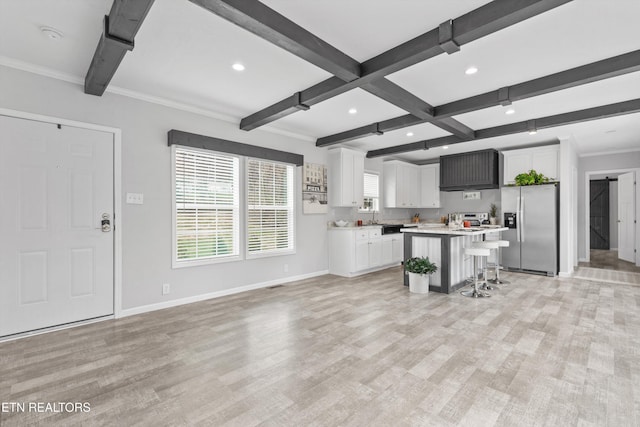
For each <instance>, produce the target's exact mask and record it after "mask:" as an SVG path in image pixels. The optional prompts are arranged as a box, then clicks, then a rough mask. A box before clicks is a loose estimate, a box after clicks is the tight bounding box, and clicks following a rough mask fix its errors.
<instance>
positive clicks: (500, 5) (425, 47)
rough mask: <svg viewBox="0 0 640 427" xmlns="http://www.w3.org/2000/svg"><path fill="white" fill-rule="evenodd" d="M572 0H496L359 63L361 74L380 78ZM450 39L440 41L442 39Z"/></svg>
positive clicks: (366, 76) (365, 76) (363, 76)
mask: <svg viewBox="0 0 640 427" xmlns="http://www.w3.org/2000/svg"><path fill="white" fill-rule="evenodd" d="M570 1H572V0H496V1H492V2H491V3H487V4H486V5H484V6H481V7H479V8H477V9H474V10H472V11H471V12H469V13H467V14H465V15H462V16H460V17H458V18H456V19H454V20H453V21H451V25H450V26H448V25H446V24H447V23H443V24H441V25H440V26H439V27H438V28H434V29H433V30H431V31H428V32H426V33H424V34H422V35H420V36H418V37H416V38H414V39H412V40H409V41H407V42H405V43H403V44H401V45H399V46H397V47H395V48H392V49H390V50H388V51H386V52H384V53H381V54H380V55H378V56H375V57H373V58H371V59H369V60H367V61H365V62H363V63H362V66H361V68H362V78H380V77H382V76H386V75H389V74H392V73H395V72H396V71H400V70H402V69H404V68H407V67H410V66H412V65H415V64H417V63H419V62H423V61H426V60H427V59H430V58H432V57H434V56H437V55H440V54H441V53H442V52H444V51H445V49H447V44H450V43H451V42H453V43H455V44H456V45H457V46H458V47H460V46H462V45H465V44H467V43H470V42H472V41H475V40H478V39H480V38H482V37H485V36H488V35H490V34H493V33H495V32H498V31H500V30H503V29H505V28H507V27H510V26H511V25H514V24H517V23H519V22H522V21H525V20H527V19H529V18H532V17H534V16H536V15H539V14H541V13H544V12H547V11H549V10H551V9H554V8H556V7H558V6H561V5H563V4H565V3H569V2H570ZM450 31H452V34H451V41H449V42H448V43H443V39H444V40H447V39H449V32H450Z"/></svg>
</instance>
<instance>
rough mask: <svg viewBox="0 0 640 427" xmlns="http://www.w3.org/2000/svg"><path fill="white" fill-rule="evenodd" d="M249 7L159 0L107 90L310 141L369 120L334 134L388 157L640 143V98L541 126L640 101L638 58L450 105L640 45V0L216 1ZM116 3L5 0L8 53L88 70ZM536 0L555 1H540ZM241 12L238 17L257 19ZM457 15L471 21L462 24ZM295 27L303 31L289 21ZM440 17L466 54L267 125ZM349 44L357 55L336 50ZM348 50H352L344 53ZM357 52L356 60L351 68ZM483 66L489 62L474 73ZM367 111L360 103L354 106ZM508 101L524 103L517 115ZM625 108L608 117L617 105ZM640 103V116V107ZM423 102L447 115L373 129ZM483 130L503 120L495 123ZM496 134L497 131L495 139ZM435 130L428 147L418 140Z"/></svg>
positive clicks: (30, 61) (0, 46)
mask: <svg viewBox="0 0 640 427" xmlns="http://www.w3.org/2000/svg"><path fill="white" fill-rule="evenodd" d="M120 3H126V1H120ZM196 3H200V4H201V5H202V7H201V6H200V5H198V4H196ZM235 3H237V4H243V6H240V7H249V9H247V10H250V9H251V7H250V6H251V4H252V3H254V2H253V1H250V0H244V1H239V0H219V1H218V0H202V1H200V0H192V1H188V0H155V2H152V5H151V7H150V9H149V10H148V14H147V15H146V17H143V18H144V20H143V22H142V23H141V25H140V28H139V31H138V32H137V34H136V35H135V48H134V49H133V50H132V51H130V52H128V53H126V54H125V55H124V58H123V59H122V62H121V63H120V64H119V66H117V69H116V71H115V74H114V76H113V78H112V80H111V82H110V83H109V86H108V89H107V91H117V92H119V93H128V94H141V95H145V96H151V97H155V98H159V99H163V100H168V101H170V102H174V103H180V104H184V105H187V106H190V107H194V108H198V109H201V110H206V111H208V112H210V113H211V114H213V115H216V116H218V117H221V118H224V119H226V120H230V121H233V122H236V123H237V124H238V126H240V124H241V121H242V124H243V127H247V124H249V125H250V126H248V127H255V128H256V129H264V130H268V131H275V132H285V133H289V134H296V135H299V136H300V137H301V138H302V139H303V142H301V143H305V144H315V143H316V141H317V140H319V144H320V143H321V142H322V141H327V140H328V139H330V138H327V137H335V135H336V134H338V135H341V134H343V133H345V132H349V131H351V130H354V129H358V128H364V129H365V131H363V132H355V133H354V134H353V135H351V134H350V137H349V138H337V139H338V140H340V139H344V141H340V142H338V144H337V145H331V146H350V147H354V148H357V149H359V150H362V151H367V152H369V154H370V155H372V154H373V155H376V153H378V154H382V157H384V158H401V159H405V160H409V161H413V162H418V163H419V162H425V161H429V160H431V159H434V158H437V157H438V156H440V155H442V154H449V153H454V152H460V151H471V150H475V149H482V148H487V147H495V148H503V147H515V146H524V145H533V144H539V143H545V142H549V141H555V140H558V139H565V138H571V139H573V140H574V141H576V143H577V146H578V150H579V151H580V152H581V153H584V154H588V153H595V152H607V151H610V152H612V151H625V150H632V149H639V148H640V113H636V112H635V111H638V109H636V107H635V104H633V106H632V107H631V108H630V109H629V107H628V104H625V106H624V108H623V110H625V109H627V110H628V111H623V112H624V113H625V114H623V115H617V114H614V115H613V116H612V117H607V118H599V119H595V118H597V117H599V116H601V115H602V114H604V113H602V111H601V110H597V111H596V112H595V116H594V117H593V118H594V120H589V121H578V122H577V123H573V122H575V121H576V120H573V119H575V118H576V117H577V116H569V119H568V120H565V121H563V120H554V121H553V123H554V126H553V127H548V128H541V126H540V124H541V123H542V121H541V120H539V119H542V118H544V117H549V116H553V117H555V116H558V115H563V114H565V113H571V112H575V111H580V110H585V109H591V108H593V107H598V106H602V105H607V104H614V103H620V102H623V101H629V100H635V99H640V71H636V70H639V69H640V68H638V67H635V68H633V67H632V66H631V65H630V64H632V63H633V61H631V60H627V61H626V62H625V66H626V68H625V71H624V72H617V73H614V75H615V76H614V77H610V78H606V79H602V78H600V77H598V78H594V79H586V80H585V79H582V80H581V81H580V83H584V81H591V80H594V81H591V82H589V83H584V84H580V85H577V86H573V85H572V84H567V85H566V86H573V87H568V88H564V87H563V89H562V90H555V89H557V88H554V90H553V91H551V92H549V93H545V94H542V95H539V96H532V97H529V96H527V97H525V99H518V100H513V101H512V103H511V105H495V103H494V104H493V105H491V106H488V107H487V108H482V109H477V110H475V111H470V112H465V113H459V114H456V115H454V116H452V117H451V118H446V117H439V116H438V113H439V111H442V109H441V108H440V107H443V106H444V105H445V104H449V103H453V102H454V101H459V100H463V99H466V98H470V97H474V96H476V95H480V94H483V93H489V92H493V91H498V90H499V89H501V88H506V87H509V86H511V87H514V85H519V84H521V83H525V82H529V81H532V80H534V79H539V78H541V77H545V76H550V75H553V74H555V73H559V72H562V71H565V70H570V69H574V68H576V67H582V66H585V65H587V64H592V63H595V62H597V61H602V60H606V59H608V58H612V57H615V56H617V55H622V54H625V53H628V52H633V51H636V50H640V26H639V25H637V22H636V21H637V17H638V16H640V2H638V1H637V0H616V1H613V2H603V1H602V0H573V1H569V0H566V1H563V0H555V1H554V0H549V1H534V0H529V1H527V0H510V1H508V2H506V1H496V2H489V1H485V0H457V1H448V2H443V1H439V0H401V1H393V2H389V1H382V0H380V1H375V0H348V1H345V0H323V1H291V0H262V4H263V5H265V6H267V7H268V8H270V9H271V11H270V12H269V13H266V12H261V13H259V14H258V19H259V20H260V19H262V18H264V17H265V16H266V17H269V16H270V13H271V12H273V13H274V16H279V15H281V16H282V17H284V19H283V20H282V21H281V22H280V23H278V22H276V23H275V24H274V21H269V22H267V23H266V24H265V25H262V24H260V25H261V28H262V29H261V30H260V29H256V25H255V24H253V26H252V25H250V24H247V19H240V18H238V15H237V13H236V15H235V18H234V17H233V16H231V17H230V16H228V14H227V16H226V17H222V16H220V15H225V12H222V13H221V12H216V10H215V9H216V8H217V7H221V6H220V5H222V6H223V9H224V8H226V7H227V6H228V5H229V4H230V5H231V6H233V5H234V4H235ZM112 4H113V1H112V0H57V1H56V2H51V1H47V0H26V1H25V0H3V1H2V2H0V64H2V65H7V66H12V67H16V68H22V69H26V70H29V71H35V72H40V73H43V74H48V75H54V76H56V77H59V78H63V79H66V80H70V81H74V82H78V83H80V82H84V80H85V76H87V72H88V70H89V68H90V67H89V66H90V63H91V61H92V58H93V57H94V54H95V52H96V46H97V44H98V41H99V40H100V37H101V35H102V31H103V18H104V16H105V15H107V14H109V12H110V10H111V7H112ZM247 5H249V6H247ZM492 5H493V6H492ZM497 5H499V6H502V5H509V7H512V8H514V10H515V9H517V8H523V12H522V14H523V15H526V16H524V18H522V17H516V18H514V20H515V21H517V22H514V23H513V24H512V25H508V26H506V27H505V28H500V27H501V26H502V27H504V25H501V22H502V21H500V19H503V18H500V16H499V15H500V13H501V12H502V8H501V7H495V6H497ZM532 5H533V6H535V8H538V9H541V11H537V12H535V13H531V11H530V10H529V9H531V7H532ZM257 6H261V5H260V4H258V5H257ZM524 6H529V8H528V9H527V8H525V7H524ZM479 8H481V9H479ZM211 10H213V12H212V11H211ZM482 10H488V11H491V14H489V15H490V16H489V17H488V18H487V16H484V15H482V13H481V11H482ZM227 12H228V11H227ZM243 12H245V11H243ZM538 12H539V13H538ZM278 14H279V15H278ZM467 14H469V15H467ZM465 15H467V16H472V17H480V18H482V19H489V22H491V23H492V25H493V26H494V27H499V28H497V29H496V28H492V29H491V30H490V31H487V34H482V35H481V36H480V37H473V40H471V41H465V40H463V37H458V34H459V32H458V33H457V32H456V31H457V29H458V28H462V26H463V25H462V21H456V19H458V18H460V17H463V16H465ZM515 15H518V14H515ZM241 18H242V16H241ZM254 18H255V17H254ZM228 19H230V20H233V19H236V22H238V23H240V24H241V25H242V26H244V28H242V27H241V26H238V25H236V24H234V23H232V22H230V21H229V20H228ZM510 19H511V18H510ZM449 20H453V23H454V25H453V39H452V40H449V39H447V38H446V37H445V38H444V39H442V35H444V34H446V31H447V26H446V23H447V22H448V21H449ZM477 21H478V19H475V18H474V19H471V20H470V23H469V24H468V25H469V26H471V27H473V26H474V25H476V24H477ZM494 21H495V22H494ZM457 22H460V23H461V24H460V25H458V26H457V27H456V23H457ZM282 23H284V24H287V23H290V24H292V25H293V27H291V28H295V26H296V24H297V26H300V27H302V31H301V32H298V33H296V34H297V35H298V39H297V40H293V41H292V42H287V43H285V42H283V41H282V40H283V37H282V34H280V33H279V31H282V28H283V26H282V25H284V24H282ZM287 25H289V24H287ZM443 25H444V27H443ZM43 26H48V27H53V28H55V29H56V30H58V31H59V32H60V33H62V38H60V39H58V40H52V39H49V38H47V37H45V36H44V35H43V33H42V32H41V28H42V27H43ZM264 27H268V30H269V31H270V33H269V34H271V35H272V39H271V41H269V37H268V36H266V37H265V30H264ZM284 28H285V30H286V29H287V28H288V27H287V26H286V25H284ZM439 28H440V32H439V33H438V32H436V33H434V34H436V36H440V38H441V39H442V40H440V41H441V42H442V43H443V44H442V46H443V47H444V48H445V50H449V51H450V52H451V53H444V52H442V49H441V48H439V47H438V49H440V50H439V51H438V53H437V54H434V55H431V56H432V57H430V58H428V59H426V60H424V61H419V62H416V63H413V64H411V65H409V66H407V67H396V68H397V70H395V69H394V70H392V71H393V72H391V73H389V74H385V76H380V77H381V78H382V77H384V78H385V79H386V81H382V82H381V81H379V80H376V81H374V82H373V87H371V86H367V85H360V84H352V86H353V88H351V87H350V88H349V89H350V90H348V91H344V90H340V91H338V92H342V93H339V94H337V95H336V96H333V97H329V96H327V97H326V98H328V99H326V100H323V101H322V102H315V101H314V102H313V103H312V105H310V109H308V110H307V111H302V110H298V109H295V108H293V109H290V110H288V111H287V114H286V115H284V116H283V117H280V118H278V119H277V120H271V119H269V120H267V121H268V123H266V124H262V122H258V121H255V120H252V117H255V116H256V113H258V112H263V111H268V112H270V113H271V112H272V111H273V110H270V109H269V108H268V107H270V106H272V105H273V104H275V103H277V102H279V101H283V100H287V99H288V100H289V101H290V100H291V99H297V98H293V97H295V95H294V94H296V93H297V92H302V95H301V98H300V103H301V104H304V95H305V94H306V93H307V92H305V90H308V89H309V88H312V87H313V86H314V85H317V84H319V83H321V82H325V81H327V80H328V79H330V78H332V77H333V76H334V74H336V73H342V74H340V75H339V77H340V79H342V80H341V84H342V85H344V84H346V82H349V81H350V80H353V81H357V80H358V78H360V77H361V76H362V75H364V74H366V72H367V70H370V69H371V67H372V66H369V64H370V62H367V61H369V60H370V59H371V58H373V57H376V56H378V55H380V54H382V53H384V52H386V51H388V50H389V49H392V48H394V47H396V46H400V45H403V44H404V43H406V42H407V41H409V40H412V39H414V38H416V37H418V36H420V35H422V34H424V33H427V32H429V31H432V30H435V31H438V29H439ZM251 30H252V31H254V32H255V33H258V34H254V33H252V32H251ZM274 33H275V35H273V34H274ZM313 36H315V37H316V38H317V39H320V42H318V43H315V44H312V47H311V48H310V50H311V51H313V52H312V53H313V54H314V55H316V57H317V56H318V55H319V56H320V60H319V61H316V65H313V64H312V63H311V62H309V61H308V59H309V57H308V56H309V55H306V56H305V54H304V53H300V45H304V43H305V42H306V41H308V40H315V39H313V38H306V37H313ZM274 39H275V42H274ZM321 42H324V44H322V43H321ZM451 42H453V44H451ZM274 43H280V44H283V45H284V47H282V46H277V45H276V44H274ZM455 44H458V45H460V48H459V51H455V50H456V48H455ZM327 46H328V47H327ZM452 46H453V47H452ZM427 47H428V46H427ZM325 48H326V49H325ZM323 49H324V50H323ZM332 49H333V50H332ZM326 52H330V54H326ZM335 52H338V54H340V55H343V56H340V55H338V54H336V55H333V54H334V53H335ZM323 54H324V55H325V56H323ZM332 55H333V56H332ZM336 58H339V59H340V60H342V58H346V59H344V62H343V63H339V64H337V65H336V61H335V59H336ZM325 60H326V61H325ZM322 61H324V62H322ZM332 61H333V62H332ZM634 61H635V59H634ZM320 62H322V63H320ZM327 62H328V65H327ZM234 63H241V64H243V65H244V66H245V70H244V71H240V72H239V71H235V70H233V69H232V65H233V64H234ZM363 63H364V64H363ZM344 64H347V65H346V66H345V65H344ZM353 64H355V66H354V67H355V68H349V67H350V66H352V65H353ZM116 65H117V64H116ZM471 66H474V67H476V68H477V69H478V72H477V73H475V74H473V75H467V74H465V70H467V69H468V68H469V67H471ZM336 69H337V70H338V71H336ZM598 70H600V71H601V70H602V67H600V68H599V69H598ZM363 72H364V74H358V73H363ZM580 77H582V75H581V74H580V73H579V72H572V73H571V74H570V75H569V80H580ZM605 77H608V76H607V75H605ZM334 80H335V78H334ZM556 80H557V79H556ZM339 83H340V82H339ZM360 86H361V87H360ZM381 92H383V94H382V98H381V95H380V93H381ZM496 93H497V92H496ZM513 93H515V91H514V90H512V91H511V94H512V95H513ZM390 94H391V95H390ZM398 94H401V95H402V96H398ZM529 95H530V94H529ZM87 96H93V95H87ZM383 98H386V100H385V99H383ZM389 100H391V101H393V103H390V102H388V101H389ZM504 103H505V104H506V103H508V102H504ZM394 104H395V105H394ZM429 107H435V109H429ZM353 108H355V109H356V110H357V113H355V114H350V113H349V110H350V109H353ZM508 109H513V110H514V113H513V114H510V115H507V114H505V113H506V111H507V110H508ZM613 110H615V111H618V110H619V108H617V109H613ZM613 110H611V111H613ZM611 111H610V110H606V111H605V113H607V115H611V114H609V113H611ZM629 111H631V112H632V113H631V114H626V113H628V112H629ZM409 114H418V115H421V119H423V120H424V119H425V117H426V119H429V118H430V117H431V116H433V115H434V114H435V116H436V118H437V119H438V121H436V122H435V125H434V124H431V123H427V122H423V123H419V124H413V125H411V126H407V127H397V126H394V128H395V129H393V130H385V131H384V133H383V134H382V135H376V134H373V133H372V132H371V131H372V130H376V129H378V127H379V126H381V125H383V124H384V123H388V122H389V121H390V120H392V119H395V118H398V117H402V116H409ZM587 116H589V115H587ZM562 117H565V116H562ZM589 117H590V116H589ZM590 118H591V117H590ZM243 119H244V120H243ZM443 119H444V125H443V124H442V123H441V121H442V120H443ZM537 119H538V120H537ZM581 120H582V119H581ZM419 121H420V120H417V121H414V122H412V123H418V122H419ZM252 122H253V125H252ZM511 123H524V124H525V125H524V126H525V127H524V131H519V132H515V133H513V132H509V133H507V134H503V133H500V132H497V133H496V131H494V129H497V127H499V126H503V125H508V124H511ZM527 123H529V127H531V126H532V125H531V124H533V126H534V127H540V128H538V129H537V133H536V134H534V135H530V134H529V133H528V132H527V131H526V130H527ZM536 123H537V124H538V126H536ZM565 123H566V124H565ZM558 124H560V125H559V126H558ZM483 129H484V130H491V131H490V132H489V131H487V132H485V133H484V134H483V133H482V130H483ZM473 131H477V132H475V133H473ZM249 132H255V130H250V131H249ZM452 132H456V133H457V135H458V137H454V138H453V139H452V138H448V139H447V140H445V141H450V142H459V141H464V142H459V143H457V144H449V143H448V149H447V150H444V149H443V148H442V147H441V146H440V145H442V144H439V143H437V141H436V143H434V144H435V145H436V146H431V144H430V141H432V140H434V139H437V138H445V137H451V135H452ZM469 132H471V134H469ZM487 134H489V135H491V137H489V138H485V137H484V136H486V135H487ZM354 135H355V136H354ZM483 135H484V136H483ZM492 135H503V136H492ZM334 139H336V138H334ZM421 141H426V143H424V144H422V145H421V144H415V143H417V142H421ZM406 144H413V145H412V146H411V147H413V149H415V148H416V146H422V147H430V148H429V149H428V150H424V149H420V150H417V151H408V150H409V149H407V148H405V149H402V148H401V149H396V150H395V151H396V152H393V151H394V149H391V150H388V151H385V150H386V149H389V148H390V147H397V146H403V145H406ZM380 150H382V151H380Z"/></svg>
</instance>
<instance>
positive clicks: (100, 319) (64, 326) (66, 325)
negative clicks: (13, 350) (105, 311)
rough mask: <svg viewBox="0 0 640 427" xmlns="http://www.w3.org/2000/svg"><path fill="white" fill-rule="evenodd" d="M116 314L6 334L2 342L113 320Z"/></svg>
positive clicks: (0, 339)
mask: <svg viewBox="0 0 640 427" xmlns="http://www.w3.org/2000/svg"><path fill="white" fill-rule="evenodd" d="M113 319H115V316H114V315H113V314H109V315H107V316H100V317H94V318H93V319H85V320H78V321H77V322H69V323H64V324H62V325H55V326H49V327H46V328H41V329H36V330H33V331H27V332H20V333H18V334H13V335H6V336H4V337H0V343H4V342H9V341H15V340H19V339H22V338H29V337H33V336H36V335H42V334H48V333H49V332H56V331H62V330H65V329H70V328H77V327H78V326H84V325H90V324H92V323H97V322H104V321H105V320H113Z"/></svg>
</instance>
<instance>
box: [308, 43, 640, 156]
mask: <svg viewBox="0 0 640 427" xmlns="http://www.w3.org/2000/svg"><path fill="white" fill-rule="evenodd" d="M638 71H640V50H635V51H632V52H628V53H625V54H622V55H618V56H613V57H611V58H606V59H603V60H601V61H596V62H592V63H590V64H586V65H582V66H580V67H575V68H571V69H569V70H565V71H560V72H558V73H555V74H550V75H548V76H544V77H540V78H537V79H533V80H529V81H526V82H523V83H518V84H515V85H512V86H507V87H503V88H500V89H496V90H493V91H489V92H486V93H483V94H480V95H475V96H471V97H469V98H464V99H460V100H458V101H453V102H449V103H447V104H443V105H439V106H437V107H435V108H434V110H435V118H436V119H438V120H440V123H442V124H446V119H447V118H450V117H451V116H455V115H459V114H464V113H469V112H472V111H477V110H482V109H484V108H490V107H495V106H497V105H508V104H510V103H512V102H515V101H520V100H523V99H526V98H531V97H534V96H539V95H544V94H547V93H551V92H554V91H559V90H563V89H568V88H571V87H575V86H580V85H583V84H587V83H593V82H596V81H599V80H604V79H608V78H612V77H618V76H621V75H624V74H628V73H633V72H638ZM391 120H395V121H397V122H402V123H405V126H404V127H408V126H414V125H417V124H421V123H432V119H428V120H417V119H416V118H415V117H414V116H412V115H410V114H409V115H404V116H398V117H396V118H395V119H391ZM441 127H442V126H441ZM380 128H381V129H382V130H385V126H383V125H382V123H381V126H380ZM401 128H402V126H400V127H397V128H396V129H401ZM359 129H362V128H359ZM354 131H356V129H353V130H348V131H345V132H342V133H341V134H346V135H349V136H350V140H353V139H357V138H358V137H359V136H358V135H357V134H356V133H355V132H354ZM451 133H452V134H454V135H456V136H461V135H460V134H459V133H455V132H451ZM341 134H335V135H330V136H327V137H322V138H318V140H317V142H316V145H320V146H322V145H324V144H322V143H323V142H324V141H331V144H339V143H341V142H344V141H342V140H340V135H341ZM366 135H367V133H363V134H361V135H360V137H362V136H366Z"/></svg>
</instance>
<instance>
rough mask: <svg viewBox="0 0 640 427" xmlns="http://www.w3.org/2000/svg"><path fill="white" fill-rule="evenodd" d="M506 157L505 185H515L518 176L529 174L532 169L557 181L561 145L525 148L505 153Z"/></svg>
mask: <svg viewBox="0 0 640 427" xmlns="http://www.w3.org/2000/svg"><path fill="white" fill-rule="evenodd" d="M502 154H503V155H504V184H505V185H508V184H515V179H516V175H518V174H521V173H523V172H529V171H530V170H531V169H533V170H535V171H536V172H538V173H541V174H543V175H544V176H546V177H548V178H549V179H550V180H551V181H557V180H558V178H559V176H560V174H559V172H558V163H559V161H558V159H559V156H560V146H559V145H549V146H544V147H533V148H523V149H521V150H509V151H503V152H502Z"/></svg>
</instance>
